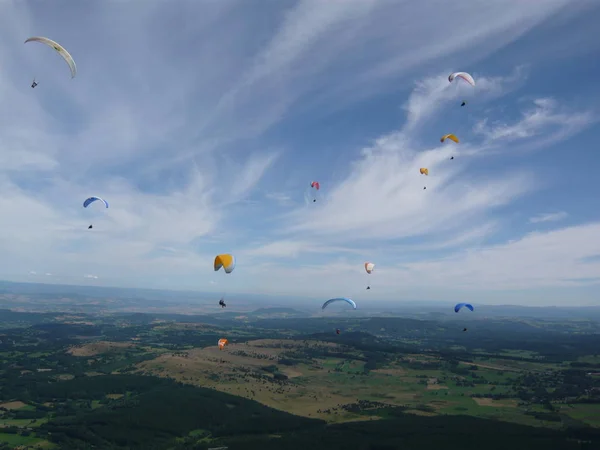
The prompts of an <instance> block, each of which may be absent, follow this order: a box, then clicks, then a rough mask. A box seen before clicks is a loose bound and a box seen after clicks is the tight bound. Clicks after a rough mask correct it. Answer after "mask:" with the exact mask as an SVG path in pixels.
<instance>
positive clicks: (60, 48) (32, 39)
mask: <svg viewBox="0 0 600 450" xmlns="http://www.w3.org/2000/svg"><path fill="white" fill-rule="evenodd" d="M28 42H39V43H41V44H45V45H47V46H48V47H50V48H52V49H54V51H56V53H58V54H59V55H60V56H61V57H62V58H63V59H64V60H65V62H66V63H67V65H68V66H69V69H70V70H71V78H75V75H77V66H76V65H75V60H74V59H73V57H72V56H71V54H70V53H69V52H68V51H67V50H66V49H65V48H64V47H63V46H62V45H60V44H59V43H58V42H55V41H53V40H52V39H48V38H46V37H41V36H33V37H30V38H29V39H27V40H26V41H25V44H27V43H28ZM37 85H38V83H36V81H35V78H34V79H33V82H32V83H31V87H32V88H35V87H36V86H37Z"/></svg>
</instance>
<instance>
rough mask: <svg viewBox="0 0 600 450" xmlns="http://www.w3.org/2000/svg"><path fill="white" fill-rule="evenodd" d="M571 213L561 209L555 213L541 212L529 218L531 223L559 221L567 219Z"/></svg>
mask: <svg viewBox="0 0 600 450" xmlns="http://www.w3.org/2000/svg"><path fill="white" fill-rule="evenodd" d="M568 216H569V215H568V214H567V213H566V212H564V211H559V212H555V213H546V214H539V215H537V216H534V217H531V218H530V219H529V223H540V222H557V221H559V220H563V219H566V218H567V217H568Z"/></svg>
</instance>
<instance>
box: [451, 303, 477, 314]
mask: <svg viewBox="0 0 600 450" xmlns="http://www.w3.org/2000/svg"><path fill="white" fill-rule="evenodd" d="M462 308H467V309H468V310H471V311H473V305H471V304H470V303H458V304H457V305H456V306H455V307H454V312H456V313H457V312H459V311H460V310H461V309H462Z"/></svg>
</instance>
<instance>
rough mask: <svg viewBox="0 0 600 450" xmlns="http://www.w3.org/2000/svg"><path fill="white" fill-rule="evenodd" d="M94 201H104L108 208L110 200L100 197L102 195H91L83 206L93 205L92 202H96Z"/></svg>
mask: <svg viewBox="0 0 600 450" xmlns="http://www.w3.org/2000/svg"><path fill="white" fill-rule="evenodd" d="M94 202H102V203H104V204H105V205H106V207H107V208H108V202H107V201H106V200H104V199H102V198H100V197H90V198H88V199H86V200H85V201H84V202H83V207H84V208H87V207H88V206H89V205H91V204H92V203H94Z"/></svg>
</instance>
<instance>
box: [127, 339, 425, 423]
mask: <svg viewBox="0 0 600 450" xmlns="http://www.w3.org/2000/svg"><path fill="white" fill-rule="evenodd" d="M307 346H310V347H313V348H315V347H327V348H331V349H332V350H341V349H342V347H341V346H339V345H338V344H335V343H324V342H319V341H288V340H272V339H260V340H256V341H251V342H248V343H240V344H230V345H229V346H227V347H226V348H225V350H223V351H220V350H219V349H218V347H216V346H214V347H208V348H202V349H193V350H189V351H187V352H186V353H184V354H182V353H165V354H163V355H160V356H158V357H157V358H155V359H153V360H150V361H144V362H141V363H139V364H138V365H137V367H138V371H139V372H146V373H148V372H149V373H152V374H153V375H157V376H163V377H170V378H173V379H176V380H177V381H181V382H184V383H189V384H193V385H197V386H202V387H207V388H211V389H216V390H218V391H221V392H227V393H230V394H233V395H238V396H242V397H246V398H249V399H252V400H256V401H258V402H260V403H263V404H265V405H267V406H270V407H273V408H276V409H280V410H283V411H287V412H290V413H293V414H297V415H301V416H305V417H313V418H321V419H324V420H327V421H329V422H346V421H350V420H358V419H359V418H360V419H361V420H365V416H364V415H359V414H355V413H349V412H346V411H344V410H343V409H341V408H339V406H340V405H343V404H348V403H354V402H357V401H359V400H368V399H373V398H375V399H377V400H379V401H384V402H385V403H390V404H397V405H401V404H404V403H405V402H406V401H412V400H414V397H415V395H414V393H413V392H410V391H407V390H406V387H405V388H404V389H397V386H398V383H399V382H400V381H399V380H400V379H399V378H398V377H396V376H390V375H391V374H398V373H401V370H400V369H394V368H391V369H390V370H391V371H390V372H388V373H385V372H383V373H376V372H372V373H371V374H369V376H365V375H356V374H354V372H353V371H354V370H358V368H361V371H362V364H363V363H360V364H354V363H352V361H350V363H348V360H345V361H346V362H345V363H344V360H342V359H336V358H332V359H313V360H312V361H311V362H310V363H305V364H298V365H295V366H293V367H290V366H286V365H278V364H277V363H278V360H279V358H280V357H285V353H286V352H290V351H294V350H297V349H298V348H306V347H307ZM345 353H347V352H345ZM348 358H351V356H348ZM344 364H345V367H347V368H349V370H351V372H350V373H343V372H341V373H340V372H335V371H334V370H332V369H333V368H335V367H338V366H339V367H341V366H343V365H344ZM273 365H277V368H278V371H279V373H283V374H286V375H287V376H288V377H289V379H288V380H284V381H279V380H276V379H274V378H273V375H272V374H270V373H268V372H266V371H265V370H262V368H264V367H266V366H273ZM355 365H356V368H355V367H354V366H355ZM423 388H424V386H423V387H422V388H421V389H423ZM374 395H375V397H373V396H374ZM326 410H329V413H326V412H324V411H326Z"/></svg>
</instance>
